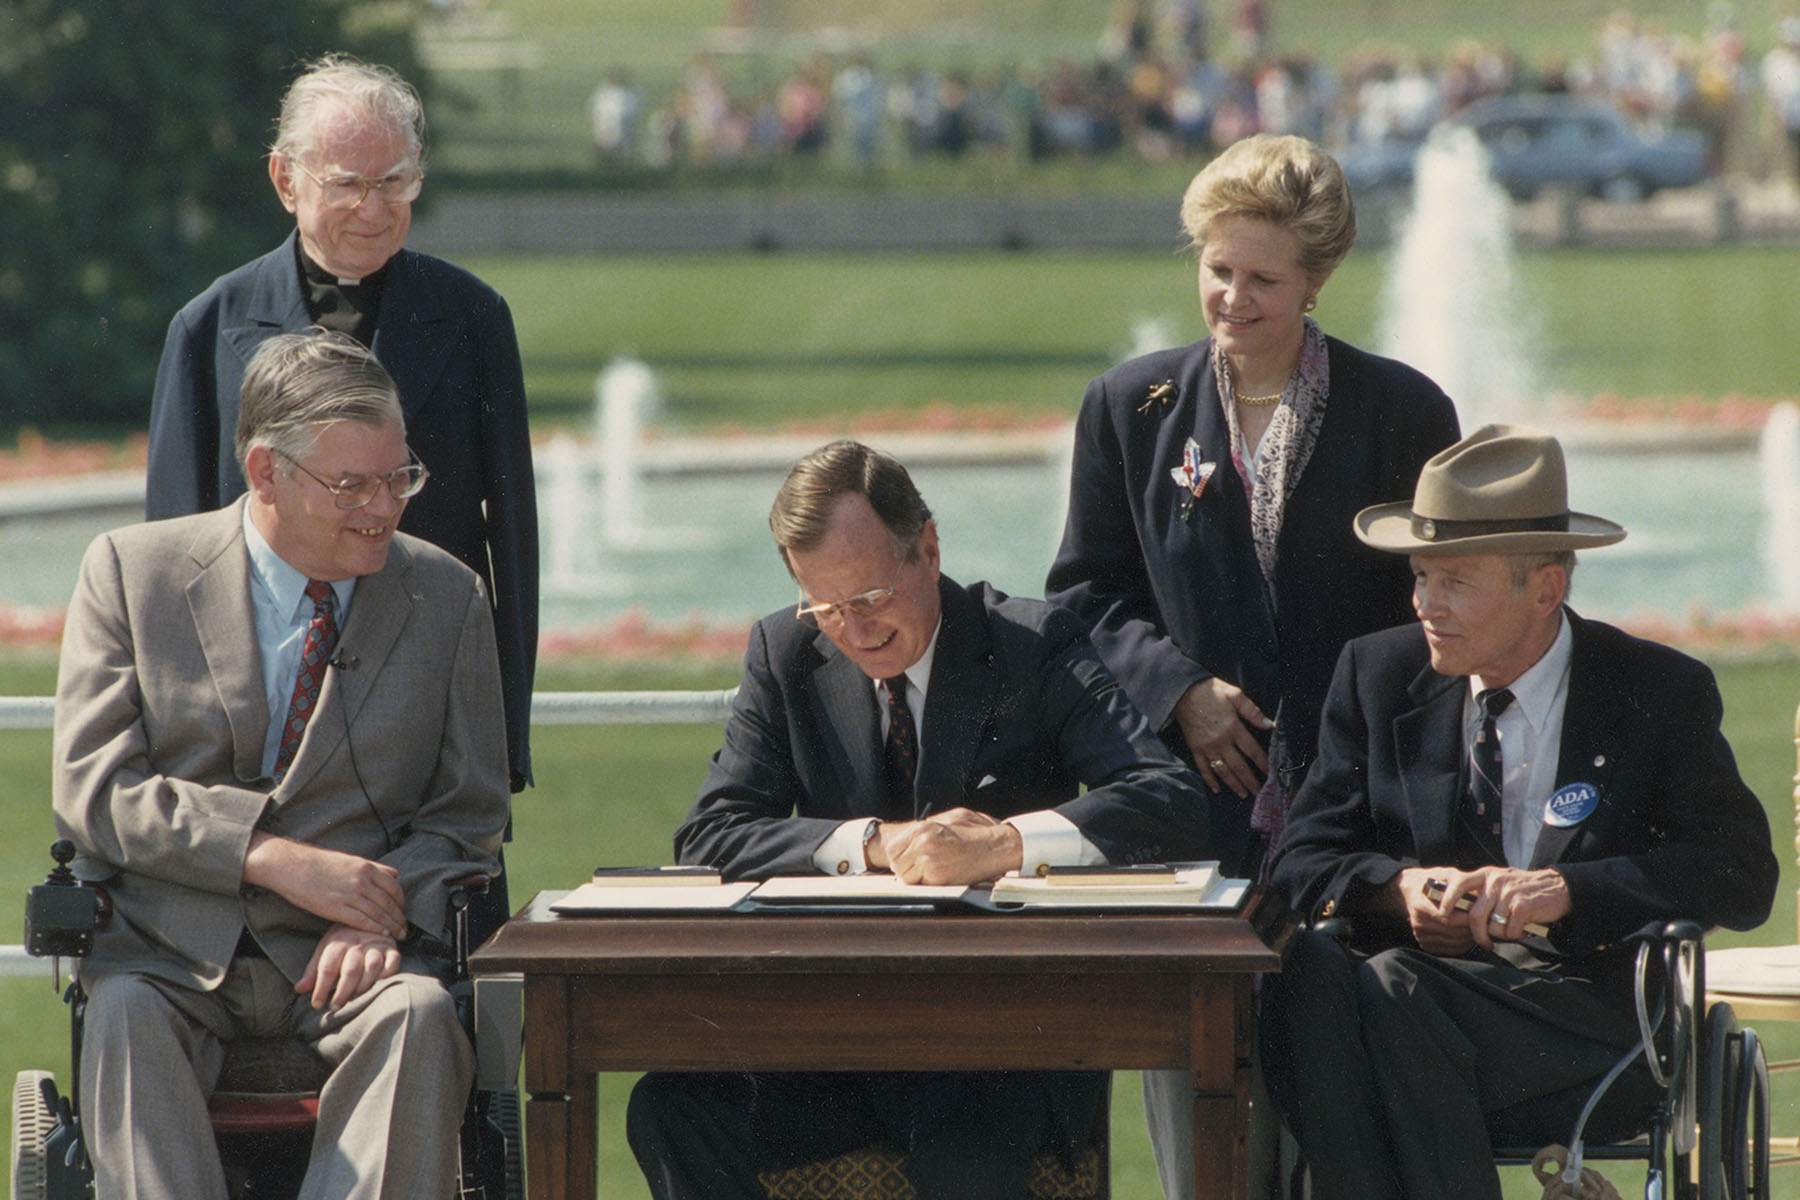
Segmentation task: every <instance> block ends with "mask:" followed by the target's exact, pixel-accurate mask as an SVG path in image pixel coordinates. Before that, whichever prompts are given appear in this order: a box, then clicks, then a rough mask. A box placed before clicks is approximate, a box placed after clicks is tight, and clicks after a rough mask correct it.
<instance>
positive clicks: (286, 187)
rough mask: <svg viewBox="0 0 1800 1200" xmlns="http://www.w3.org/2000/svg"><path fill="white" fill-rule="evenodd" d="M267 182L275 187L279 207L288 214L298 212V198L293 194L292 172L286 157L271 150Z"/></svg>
mask: <svg viewBox="0 0 1800 1200" xmlns="http://www.w3.org/2000/svg"><path fill="white" fill-rule="evenodd" d="M269 182H270V183H272V184H274V185H275V195H276V196H278V197H279V198H280V200H281V207H283V208H285V209H287V210H288V211H289V212H296V211H298V210H299V208H300V197H299V196H298V195H296V194H295V193H294V172H293V170H292V164H290V163H289V162H288V157H287V155H285V154H281V153H278V152H276V151H273V150H271V151H270V152H269Z"/></svg>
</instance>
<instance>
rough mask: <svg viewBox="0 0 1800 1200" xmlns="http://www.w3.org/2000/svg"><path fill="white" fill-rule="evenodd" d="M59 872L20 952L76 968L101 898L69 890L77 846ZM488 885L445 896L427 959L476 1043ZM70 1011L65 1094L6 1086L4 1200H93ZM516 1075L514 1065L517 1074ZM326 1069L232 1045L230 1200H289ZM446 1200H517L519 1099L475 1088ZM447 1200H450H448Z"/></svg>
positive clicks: (75, 991)
mask: <svg viewBox="0 0 1800 1200" xmlns="http://www.w3.org/2000/svg"><path fill="white" fill-rule="evenodd" d="M50 854H51V857H52V858H54V859H55V860H56V864H57V865H56V867H55V868H54V869H53V870H52V871H51V872H50V873H49V875H48V876H47V877H46V878H45V880H44V882H43V883H42V884H40V885H38V886H37V887H34V888H31V889H30V890H29V892H28V894H27V899H26V919H25V948H26V950H27V952H29V953H30V954H33V955H36V956H38V957H50V956H56V957H59V958H61V957H68V958H80V957H83V956H85V955H86V954H88V953H89V952H90V951H91V950H92V948H93V933H94V930H95V929H96V928H98V927H99V925H100V923H101V922H103V921H104V920H106V918H107V916H108V915H109V913H108V902H107V898H106V893H105V890H104V889H103V888H100V887H97V886H94V885H91V884H84V883H81V882H80V881H78V880H77V879H76V878H75V875H74V872H73V871H71V870H70V869H69V866H68V864H69V863H70V862H71V861H73V859H74V857H75V846H74V844H73V843H71V842H69V841H67V840H58V841H57V842H56V844H55V845H54V846H52V847H51V850H50ZM488 883H489V881H488V880H487V879H486V877H485V876H479V875H478V876H472V877H470V878H468V879H464V880H461V881H459V882H458V883H457V885H456V886H455V887H454V888H453V889H452V891H451V896H450V906H451V916H452V921H451V928H452V930H453V944H452V945H450V946H447V947H444V946H440V947H437V948H436V950H437V953H436V954H434V955H433V957H442V958H443V959H444V960H445V961H446V962H447V964H448V966H449V976H448V984H447V986H448V987H449V990H450V993H451V997H452V999H453V1000H454V1001H455V1004H456V1010H457V1015H458V1017H459V1019H460V1020H461V1022H462V1025H463V1029H464V1031H465V1032H467V1033H468V1034H469V1036H470V1040H471V1041H473V1040H474V1036H475V1011H474V1008H475V997H474V986H473V983H472V981H471V978H470V975H469V969H468V968H469V963H468V959H469V952H470V950H471V949H472V945H471V943H470V910H471V907H472V901H473V900H474V899H475V898H476V897H478V896H479V895H481V894H482V893H483V892H484V891H485V890H486V889H487V887H488ZM63 1000H64V1002H65V1003H67V1004H68V1005H69V1016H70V1063H71V1084H70V1088H69V1092H68V1093H67V1094H63V1093H61V1092H59V1090H58V1088H57V1086H56V1081H55V1077H54V1076H53V1075H52V1074H51V1073H50V1072H47V1071H38V1070H26V1071H20V1072H19V1074H18V1076H17V1078H16V1080H15V1082H14V1086H13V1125H12V1195H13V1197H14V1198H15V1200H93V1196H94V1183H93V1167H92V1165H91V1164H90V1163H89V1161H88V1157H87V1151H86V1148H85V1147H84V1145H83V1143H82V1131H81V1103H80V1095H79V1091H80V1085H79V1080H80V1077H81V1070H80V1064H81V1034H82V1020H83V1016H84V1013H85V1010H86V1006H87V996H86V994H85V993H84V992H83V991H82V988H81V984H80V983H79V981H71V982H70V984H69V986H68V987H67V988H66V989H65V990H64V992H63ZM515 1065H516V1064H515ZM328 1074H329V1068H328V1067H327V1066H326V1064H325V1063H324V1062H323V1061H322V1060H320V1059H319V1058H318V1057H317V1056H316V1055H315V1054H313V1053H312V1052H311V1051H310V1049H308V1048H307V1047H306V1046H304V1045H302V1044H301V1043H299V1042H297V1041H293V1040H290V1039H280V1038H248V1039H244V1040H241V1041H237V1042H233V1043H231V1044H230V1045H229V1046H228V1047H227V1050H226V1056H225V1066H224V1070H223V1071H222V1072H221V1075H220V1078H219V1083H218V1086H217V1088H216V1089H215V1091H214V1093H213V1096H212V1098H211V1100H210V1102H209V1111H210V1115H211V1118H212V1125H213V1133H214V1137H215V1139H216V1140H217V1141H218V1144H219V1155H220V1159H221V1160H222V1162H223V1164H224V1166H225V1176H226V1180H227V1184H228V1187H229V1189H230V1193H231V1195H232V1197H233V1198H234V1200H291V1197H293V1196H295V1195H296V1194H297V1192H298V1190H299V1186H300V1181H301V1178H302V1177H303V1176H304V1174H305V1172H306V1166H307V1162H308V1159H309V1157H310V1154H311V1147H312V1129H313V1125H314V1123H315V1121H316V1119H317V1116H318V1107H319V1088H320V1087H321V1086H323V1084H324V1081H325V1077H326V1076H327V1075H328ZM460 1141H461V1146H460V1155H459V1162H458V1171H457V1190H456V1192H455V1197H454V1200H522V1198H523V1196H524V1194H525V1181H524V1169H523V1168H524V1155H523V1147H524V1141H523V1138H522V1136H521V1131H520V1108H519V1094H518V1092H517V1090H516V1089H515V1090H506V1091H497V1090H484V1089H483V1087H482V1085H481V1083H480V1082H479V1081H478V1082H477V1084H476V1087H475V1088H474V1089H473V1090H472V1092H471V1094H470V1096H469V1098H468V1101H467V1103H466V1104H465V1106H464V1111H463V1120H462V1133H461V1139H460ZM446 1200H452V1198H446Z"/></svg>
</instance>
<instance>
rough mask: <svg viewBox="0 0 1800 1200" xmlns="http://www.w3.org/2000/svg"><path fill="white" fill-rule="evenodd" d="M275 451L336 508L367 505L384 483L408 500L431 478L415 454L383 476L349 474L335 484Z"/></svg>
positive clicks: (400, 496)
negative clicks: (327, 497) (333, 502)
mask: <svg viewBox="0 0 1800 1200" xmlns="http://www.w3.org/2000/svg"><path fill="white" fill-rule="evenodd" d="M275 453H276V454H280V455H281V457H283V458H285V459H287V460H288V461H289V462H290V463H293V464H294V466H295V467H297V468H298V469H299V470H300V472H301V473H302V474H304V475H305V476H307V478H309V479H311V480H312V481H313V482H314V483H317V484H318V485H319V486H320V487H322V488H324V489H325V490H326V491H328V492H330V493H331V497H332V499H333V500H335V501H336V502H337V506H338V507H339V508H365V507H367V506H368V504H369V503H370V502H371V501H372V500H374V499H375V497H376V496H377V495H378V494H379V493H380V491H381V485H382V484H384V483H385V484H386V485H387V489H388V493H389V494H390V495H392V496H393V497H394V499H395V500H410V499H412V498H413V497H414V496H416V495H418V494H419V493H420V492H422V491H424V490H425V481H426V480H427V479H429V478H431V472H430V471H427V470H426V469H425V464H424V463H422V462H420V461H419V460H418V459H417V458H416V457H415V458H412V459H411V460H410V461H408V462H407V464H406V465H405V466H404V467H396V468H395V469H394V470H392V471H389V472H388V473H387V474H385V475H363V476H351V477H350V478H348V479H340V480H338V481H337V482H336V483H329V482H327V481H326V480H324V479H321V478H319V476H317V475H315V474H313V473H312V472H311V471H308V470H307V469H306V466H305V464H303V463H302V462H301V461H300V460H299V459H297V458H295V457H294V456H293V455H291V454H282V452H281V451H280V450H277V451H275Z"/></svg>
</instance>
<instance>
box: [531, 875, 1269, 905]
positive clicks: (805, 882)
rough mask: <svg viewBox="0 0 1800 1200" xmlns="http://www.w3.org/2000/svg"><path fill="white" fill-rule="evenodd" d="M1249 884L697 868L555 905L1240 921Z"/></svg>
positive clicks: (572, 895)
mask: <svg viewBox="0 0 1800 1200" xmlns="http://www.w3.org/2000/svg"><path fill="white" fill-rule="evenodd" d="M1249 889H1250V882H1249V880H1245V879H1226V878H1224V877H1222V876H1221V875H1220V874H1219V871H1218V864H1217V863H1211V862H1208V863H1175V864H1170V865H1154V866H1150V865H1145V866H1129V867H1104V866H1102V867H1062V868H1051V869H1050V870H1049V871H1048V872H1047V873H1045V874H1043V875H1029V876H1020V875H1018V874H1017V873H1012V874H1008V875H1005V876H1002V877H1001V878H1000V879H999V880H997V881H996V882H995V883H994V884H993V885H992V886H991V888H990V886H989V885H987V884H977V885H975V886H973V887H962V886H956V887H924V886H919V885H915V884H908V883H902V882H901V881H900V880H898V879H895V878H894V877H893V876H892V875H785V876H778V877H777V878H774V879H770V880H767V881H765V882H762V883H756V882H751V881H743V882H739V883H726V882H724V880H723V879H722V878H721V877H720V876H719V874H718V873H717V872H713V871H708V870H706V869H703V868H692V867H680V868H671V867H663V868H657V867H633V868H603V869H602V870H599V871H596V872H595V873H594V878H593V880H592V881H590V882H588V883H584V884H582V885H581V886H580V887H578V888H576V889H575V890H574V891H572V892H569V893H568V894H567V895H565V896H563V897H562V898H561V899H559V900H556V901H555V902H554V903H552V904H551V905H550V908H551V910H552V911H554V912H557V913H560V914H562V915H564V916H578V915H583V914H589V915H600V914H607V913H644V914H653V913H703V912H723V911H726V910H731V911H736V912H747V913H755V912H759V911H760V912H793V911H796V910H801V909H807V908H814V909H818V910H820V911H825V910H830V909H838V910H840V911H841V910H843V909H848V908H866V909H868V910H870V911H883V910H889V911H895V912H915V911H920V910H925V909H929V910H933V911H938V910H946V909H958V908H960V909H965V910H966V909H979V910H983V911H987V912H998V913H1007V912H1017V911H1020V910H1036V909H1065V910H1070V909H1079V910H1086V911H1089V912H1095V911H1103V910H1107V909H1120V910H1132V909H1147V908H1148V909H1187V910H1189V911H1201V912H1234V911H1236V910H1237V908H1238V907H1239V906H1240V905H1242V904H1243V902H1244V898H1245V897H1246V896H1247V895H1248V894H1249Z"/></svg>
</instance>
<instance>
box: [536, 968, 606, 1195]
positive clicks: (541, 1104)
mask: <svg viewBox="0 0 1800 1200" xmlns="http://www.w3.org/2000/svg"><path fill="white" fill-rule="evenodd" d="M525 1020H526V1028H528V1029H530V1030H532V1031H533V1034H532V1036H531V1037H529V1038H527V1039H526V1044H525V1091H526V1094H527V1095H528V1096H529V1097H530V1098H529V1099H528V1100H527V1101H526V1103H525V1194H526V1195H527V1196H528V1197H530V1198H531V1200H593V1198H594V1197H595V1196H596V1195H597V1194H598V1189H599V1178H598V1176H599V1153H600V1148H599V1146H598V1144H597V1136H596V1130H595V1127H594V1124H595V1121H596V1119H597V1113H596V1111H595V1109H596V1105H597V1100H596V1096H595V1081H594V1074H593V1072H592V1071H580V1070H576V1069H574V1068H573V1067H572V1066H571V1065H570V1063H569V1058H568V1054H569V1047H570V1044H571V1043H570V1039H569V989H568V981H567V980H566V979H565V978H562V977H558V976H548V977H545V976H539V977H537V978H530V977H527V979H526V981H525Z"/></svg>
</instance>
